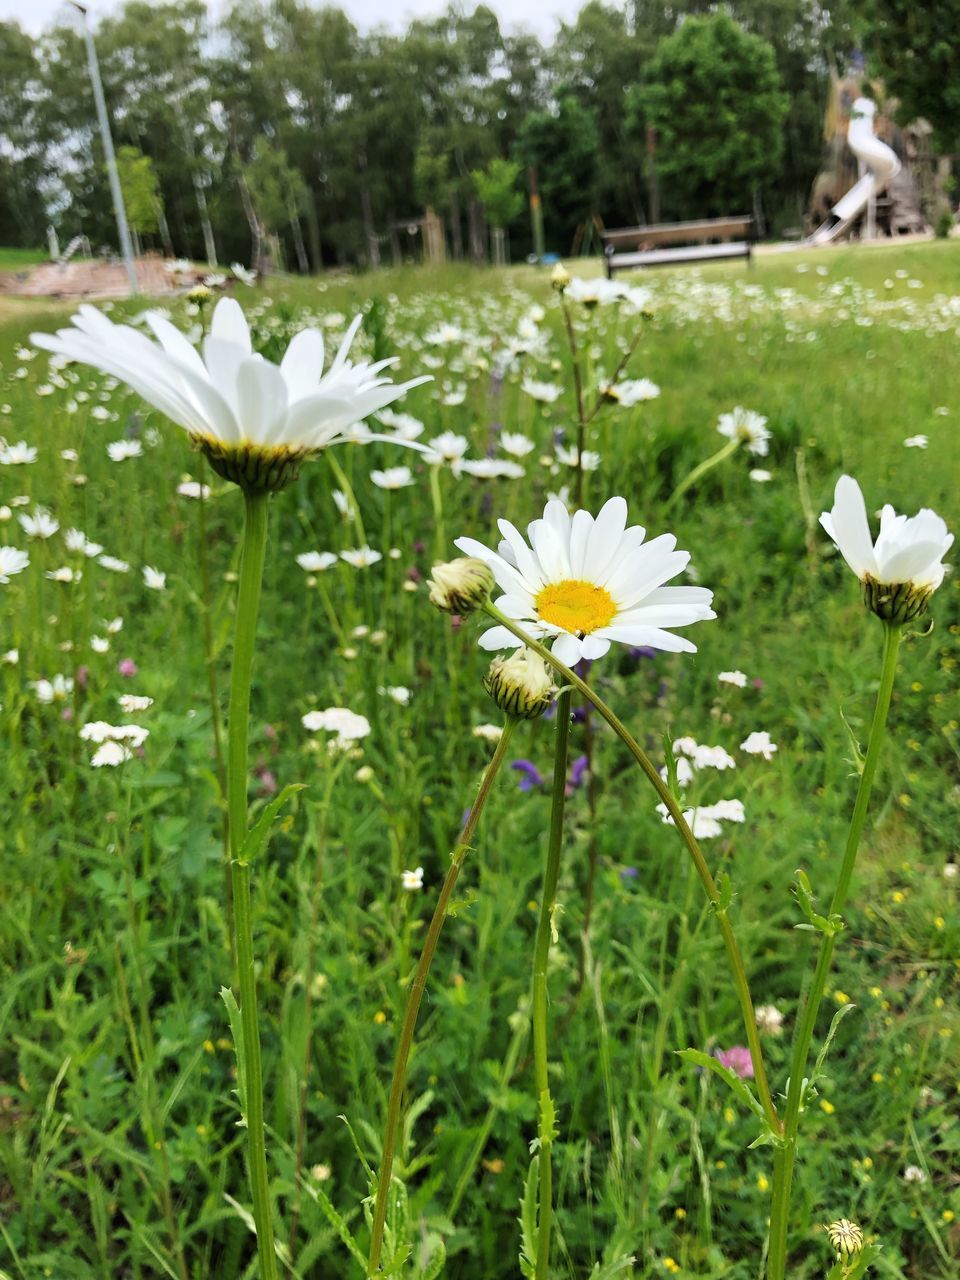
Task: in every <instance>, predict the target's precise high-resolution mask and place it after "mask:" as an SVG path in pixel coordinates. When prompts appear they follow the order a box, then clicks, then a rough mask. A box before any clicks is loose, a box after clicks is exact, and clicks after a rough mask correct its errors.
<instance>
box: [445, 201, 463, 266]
mask: <svg viewBox="0 0 960 1280" xmlns="http://www.w3.org/2000/svg"><path fill="white" fill-rule="evenodd" d="M448 216H449V218H450V247H451V249H452V250H453V256H454V258H456V260H457V262H461V261H462V260H463V229H462V227H461V226H460V197H459V196H458V195H457V193H456V192H455V191H454V192H453V194H452V195H451V196H450V211H449V215H448Z"/></svg>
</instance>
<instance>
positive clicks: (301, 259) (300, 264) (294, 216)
mask: <svg viewBox="0 0 960 1280" xmlns="http://www.w3.org/2000/svg"><path fill="white" fill-rule="evenodd" d="M290 230H291V232H292V233H293V248H294V252H295V253H296V255H297V268H298V270H299V272H300V274H301V275H304V276H308V275H309V274H310V259H309V258H308V257H307V247H306V245H305V244H304V243H303V228H302V227H301V226H300V215H299V214H298V213H297V211H296V209H294V208H293V206H292V205H291V207H290Z"/></svg>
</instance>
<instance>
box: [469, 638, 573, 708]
mask: <svg viewBox="0 0 960 1280" xmlns="http://www.w3.org/2000/svg"><path fill="white" fill-rule="evenodd" d="M483 687H484V688H485V689H486V691H487V693H489V695H490V697H491V698H492V699H493V700H494V702H495V703H496V704H497V706H498V707H499V708H500V710H501V711H503V712H504V713H505V714H506V715H508V716H513V717H514V718H515V719H517V720H536V718H537V717H538V716H542V715H543V713H544V712H545V711H546V710H547V708H548V707H549V706H550V704H551V703H552V702H553V698H554V695H555V693H556V689H555V687H554V683H553V678H552V676H551V674H550V672H549V671H548V670H547V665H546V663H545V662H544V661H543V659H542V658H541V657H540V655H539V654H538V653H534V652H533V650H532V649H518V650H517V651H516V653H513V654H511V655H510V657H509V658H494V660H493V661H492V662H491V663H490V669H489V670H488V672H487V674H486V675H485V676H484V678H483Z"/></svg>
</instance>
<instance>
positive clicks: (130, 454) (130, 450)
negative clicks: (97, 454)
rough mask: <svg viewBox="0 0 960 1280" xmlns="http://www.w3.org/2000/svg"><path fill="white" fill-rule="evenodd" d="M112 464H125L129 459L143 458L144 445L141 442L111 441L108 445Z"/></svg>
mask: <svg viewBox="0 0 960 1280" xmlns="http://www.w3.org/2000/svg"><path fill="white" fill-rule="evenodd" d="M107 454H108V455H109V458H110V461H111V462H125V461H126V460H127V458H142V457H143V445H142V444H141V443H140V441H139V440H111V441H110V443H109V444H108V445H107Z"/></svg>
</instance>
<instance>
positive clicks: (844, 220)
mask: <svg viewBox="0 0 960 1280" xmlns="http://www.w3.org/2000/svg"><path fill="white" fill-rule="evenodd" d="M860 88H861V80H860V78H859V76H851V77H847V78H846V79H843V80H838V81H837V82H836V83H835V85H834V89H833V93H832V94H831V99H830V103H829V105H828V108H827V113H826V119H825V123H824V134H825V138H826V143H827V157H826V163H825V166H824V169H823V170H821V172H820V173H819V174H818V175H817V178H816V180H815V182H814V185H813V191H812V193H811V199H810V208H809V213H808V225H809V226H810V227H811V228H812V230H811V234H810V235H809V236H808V238H807V240H806V241H805V242H804V243H806V244H807V245H814V246H816V245H825V244H830V243H833V242H835V241H837V240H840V239H842V238H844V237H845V236H852V235H858V236H859V238H860V239H864V240H872V239H876V238H877V236H878V235H880V234H882V235H886V236H892V237H894V236H901V235H907V234H916V233H924V232H929V230H930V227H929V224H928V221H927V219H926V217H924V214H923V212H922V210H921V206H920V198H919V195H918V192H917V185H916V182H915V168H916V159H917V151H918V148H917V146H916V145H915V142H916V139H915V138H914V134H916V135H917V137H919V136H920V133H921V130H920V127H919V126H915V127H914V128H913V129H908V130H901V129H898V128H897V127H896V126H895V125H894V124H893V122H892V120H891V119H889V118H888V117H887V116H886V115H885V114H884V113H883V112H882V111H879V112H878V108H877V104H876V103H875V102H874V101H873V99H871V98H867V97H863V96H861V94H860ZM878 133H881V134H883V137H882V138H881V137H878V136H877V135H878Z"/></svg>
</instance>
